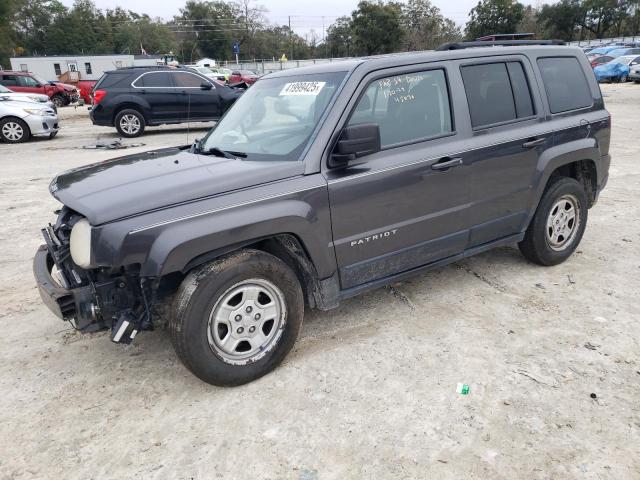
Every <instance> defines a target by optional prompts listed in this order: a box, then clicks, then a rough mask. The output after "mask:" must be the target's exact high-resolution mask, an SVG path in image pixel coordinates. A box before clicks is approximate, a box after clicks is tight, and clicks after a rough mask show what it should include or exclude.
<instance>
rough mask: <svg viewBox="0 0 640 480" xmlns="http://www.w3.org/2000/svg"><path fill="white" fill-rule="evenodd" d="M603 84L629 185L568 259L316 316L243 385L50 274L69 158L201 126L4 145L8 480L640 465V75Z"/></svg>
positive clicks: (378, 474)
mask: <svg viewBox="0 0 640 480" xmlns="http://www.w3.org/2000/svg"><path fill="white" fill-rule="evenodd" d="M603 91H604V92H605V95H606V102H607V107H608V108H609V110H610V111H611V113H612V114H613V139H612V156H613V164H612V167H611V178H610V182H609V186H608V188H607V189H606V190H605V191H604V193H603V194H602V196H601V198H600V201H599V203H598V205H596V207H595V208H594V209H592V210H591V211H590V212H589V225H588V227H587V231H586V234H585V236H584V239H583V241H582V244H581V246H580V247H579V250H578V252H577V253H576V254H575V255H574V256H573V257H572V258H571V259H570V260H569V261H567V262H566V263H564V264H563V265H560V266H557V267H553V268H542V267H537V266H534V265H531V264H529V263H527V262H525V261H524V259H523V258H522V257H521V256H520V254H519V252H518V251H517V249H515V248H501V249H497V250H494V251H491V252H488V253H485V254H482V255H480V256H477V257H474V258H470V259H467V260H464V261H462V262H458V263H455V264H453V265H450V266H448V267H445V268H440V269H437V270H434V271H431V272H428V273H426V274H424V275H420V276H417V277H415V278H413V279H412V280H410V281H406V282H403V283H400V284H396V285H394V286H391V287H388V288H382V289H378V290H375V291H373V292H370V293H368V294H365V295H362V296H359V297H356V298H354V299H351V300H349V301H346V302H344V303H343V304H342V306H341V307H340V308H339V309H337V310H334V311H331V312H324V313H322V312H310V313H308V314H307V316H306V318H305V324H304V326H303V329H302V334H301V337H300V339H299V341H298V344H297V347H296V348H295V350H294V351H293V352H292V353H291V354H290V355H289V357H288V358H287V360H286V361H285V362H284V364H283V365H282V366H281V367H280V368H278V369H277V370H276V371H275V372H273V373H272V374H270V375H268V376H266V377H264V378H262V379H260V380H258V381H256V382H253V383H252V384H250V385H246V386H243V387H239V388H233V389H222V388H215V387H212V386H210V385H207V384H204V383H202V382H201V381H199V380H198V379H197V378H195V377H194V376H193V375H191V374H190V373H188V372H187V370H186V369H185V368H184V367H183V366H182V365H181V363H180V362H179V361H178V360H177V358H176V356H175V354H174V352H173V350H172V348H171V345H170V342H169V339H168V335H167V333H166V332H164V331H155V332H149V333H146V332H145V333H143V334H142V335H139V336H138V337H137V338H136V341H135V343H134V344H133V345H130V346H126V347H125V346H120V345H115V344H112V343H111V342H110V341H109V338H108V336H107V334H97V335H93V336H89V335H80V334H77V333H75V332H74V331H72V330H70V329H69V328H68V325H67V324H65V323H63V322H61V321H60V320H58V319H57V318H56V317H54V316H53V315H52V314H51V313H49V311H48V310H47V309H46V308H45V307H44V306H43V305H42V303H41V301H40V298H39V296H38V293H37V290H36V287H35V283H34V280H33V277H32V273H31V260H32V258H33V254H34V252H35V250H36V248H37V247H38V245H39V244H40V243H41V238H40V235H39V228H40V227H41V226H43V225H45V224H46V223H47V222H49V221H52V220H53V218H54V216H53V214H52V211H53V210H54V209H55V208H57V207H58V205H57V203H56V201H55V200H54V199H53V198H51V197H50V196H49V194H48V192H47V185H48V183H49V181H50V179H51V177H52V176H53V175H54V174H55V173H56V172H59V171H61V170H64V169H67V168H71V167H75V166H78V165H83V164H86V163H90V162H94V161H99V160H104V159H107V158H111V157H114V156H118V155H121V154H125V153H129V152H136V151H143V150H145V149H148V148H155V147H160V146H169V145H176V144H183V143H190V142H191V141H192V140H193V139H194V138H195V137H196V136H202V135H203V134H204V132H205V130H204V129H203V128H202V125H200V126H199V127H198V129H193V128H192V129H191V131H190V132H188V131H187V129H186V127H184V126H180V127H175V128H162V129H155V130H152V131H150V133H149V134H148V135H145V136H144V137H142V138H141V139H139V140H135V142H143V143H145V144H146V145H145V146H141V147H138V148H132V149H129V150H124V151H100V150H89V151H87V150H83V149H82V148H81V147H82V146H85V145H90V144H94V143H95V142H96V140H97V139H98V138H101V139H103V140H114V139H116V138H117V137H116V134H115V131H114V130H112V129H108V128H101V127H94V126H91V125H90V122H89V120H88V117H87V111H86V110H85V109H78V110H73V109H72V108H70V107H67V108H65V109H62V113H61V115H62V122H61V124H62V126H63V130H62V131H61V132H60V134H59V135H58V137H57V138H56V139H54V140H53V141H49V140H37V141H34V142H31V143H29V144H26V145H20V146H10V145H4V144H3V145H0V165H1V167H0V168H1V171H2V175H1V176H0V211H1V212H2V213H3V214H4V218H5V222H4V223H5V228H4V229H2V231H0V245H1V247H2V248H0V267H1V268H0V298H1V299H2V302H0V326H1V327H2V335H1V339H0V358H1V359H2V360H1V362H0V392H2V394H1V395H0V478H6V479H9V478H10V479H32V478H33V479H36V478H37V479H50V478H64V479H75V478H77V479H91V478H118V479H128V478H144V479H149V478H152V479H153V478H159V479H160V478H162V479H164V478H166V479H180V478H184V479H186V478H196V479H204V478H225V479H226V478H237V479H246V478H260V479H280V478H287V479H288V478H290V479H300V480H314V479H333V478H335V479H345V478H371V479H379V478H461V477H465V478H492V479H500V478H505V479H506V478H509V479H510V478H528V479H538V478H540V479H543V478H544V479H546V478H554V479H559V478H612V479H627V478H635V479H638V478H640V465H639V464H638V459H639V458H640V396H639V393H640V388H639V387H640V359H639V357H638V350H639V347H640V345H639V343H640V321H639V320H640V308H639V307H638V303H637V300H638V293H639V292H640V275H639V274H640V270H639V269H640V221H639V218H640V163H639V162H638V153H637V152H638V137H637V135H640V127H638V120H637V118H638V111H639V110H638V106H639V105H640V85H634V84H627V85H604V86H603ZM127 143H133V141H127ZM458 382H463V383H467V384H469V385H470V393H469V394H468V395H466V396H463V395H460V394H457V393H456V384H457V383H458ZM593 394H595V397H596V398H592V397H593Z"/></svg>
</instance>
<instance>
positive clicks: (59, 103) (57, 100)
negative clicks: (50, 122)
mask: <svg viewBox="0 0 640 480" xmlns="http://www.w3.org/2000/svg"><path fill="white" fill-rule="evenodd" d="M51 101H52V102H53V104H54V105H55V106H56V108H61V107H64V106H65V105H66V104H67V102H66V100H65V98H64V97H63V96H62V95H60V94H57V95H54V96H53V97H51Z"/></svg>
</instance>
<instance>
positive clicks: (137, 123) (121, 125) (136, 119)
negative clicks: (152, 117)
mask: <svg viewBox="0 0 640 480" xmlns="http://www.w3.org/2000/svg"><path fill="white" fill-rule="evenodd" d="M115 124H116V130H118V133H119V134H120V135H122V136H123V137H126V138H133V137H139V136H140V135H142V133H143V132H144V127H145V126H146V123H145V121H144V116H143V115H142V114H141V113H140V112H139V111H138V110H134V109H132V108H127V109H125V110H122V111H121V112H119V113H118V114H117V115H116V120H115Z"/></svg>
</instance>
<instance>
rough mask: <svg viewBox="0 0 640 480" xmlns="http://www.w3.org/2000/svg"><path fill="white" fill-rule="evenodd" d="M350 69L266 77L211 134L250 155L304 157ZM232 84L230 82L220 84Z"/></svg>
mask: <svg viewBox="0 0 640 480" xmlns="http://www.w3.org/2000/svg"><path fill="white" fill-rule="evenodd" d="M345 74H346V72H334V73H323V74H312V75H296V74H295V73H294V74H292V75H291V76H286V77H274V78H267V79H262V80H260V81H259V82H256V83H255V84H254V85H253V86H252V87H251V88H249V89H248V90H247V91H246V92H245V93H243V94H242V95H241V96H240V98H238V100H237V101H236V102H235V103H234V105H233V106H232V107H231V109H230V110H228V111H227V113H226V114H225V116H224V117H223V118H222V120H220V122H219V123H218V124H217V125H216V126H215V127H214V129H213V130H211V132H210V133H209V134H208V135H207V137H205V139H204V140H203V142H202V149H203V151H208V150H210V149H212V148H214V147H216V148H219V149H221V150H225V151H231V152H241V153H243V154H246V160H298V159H300V155H301V153H302V152H303V150H304V148H305V146H306V145H307V144H308V142H309V139H310V138H311V134H312V133H313V131H314V130H315V128H316V126H317V125H318V122H319V121H320V118H321V117H322V114H323V113H324V111H325V109H326V108H327V105H329V102H331V99H332V98H333V97H334V95H335V93H336V91H337V90H338V87H339V86H340V83H341V82H342V80H343V79H344V76H345ZM220 88H227V87H220Z"/></svg>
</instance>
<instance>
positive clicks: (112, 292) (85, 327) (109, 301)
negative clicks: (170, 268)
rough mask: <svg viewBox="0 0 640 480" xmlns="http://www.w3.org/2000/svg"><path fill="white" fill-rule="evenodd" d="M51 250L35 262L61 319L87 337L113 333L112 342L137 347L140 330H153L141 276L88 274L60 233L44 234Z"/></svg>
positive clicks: (47, 299) (48, 301) (47, 300)
mask: <svg viewBox="0 0 640 480" xmlns="http://www.w3.org/2000/svg"><path fill="white" fill-rule="evenodd" d="M42 233H43V236H44V239H45V242H46V244H45V245H41V246H40V247H39V248H38V250H37V252H36V254H35V256H34V259H33V273H34V276H35V279H36V283H37V286H38V290H39V292H40V297H41V298H42V301H43V302H44V304H45V305H46V306H47V307H48V308H49V310H51V311H52V312H53V313H54V314H55V315H56V316H57V317H59V318H61V319H62V320H66V321H69V322H70V323H71V324H72V325H73V327H74V328H75V329H77V330H79V331H81V332H83V333H91V332H97V331H100V330H108V329H110V330H111V340H113V341H114V342H118V343H131V341H133V339H134V338H135V336H136V334H137V333H138V331H140V330H151V329H152V328H153V325H152V323H151V315H150V312H149V307H148V306H149V302H147V297H146V295H147V292H146V291H145V290H149V291H150V290H151V287H150V285H149V287H146V286H145V280H141V279H140V277H139V276H138V275H137V272H135V271H126V270H125V269H121V270H117V271H110V270H108V269H95V270H82V269H80V268H79V267H77V266H76V265H75V264H73V262H72V260H71V258H70V254H69V245H68V243H67V242H65V241H62V240H61V239H60V238H58V236H57V235H56V232H55V230H54V227H52V226H49V227H47V228H46V229H43V231H42Z"/></svg>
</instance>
